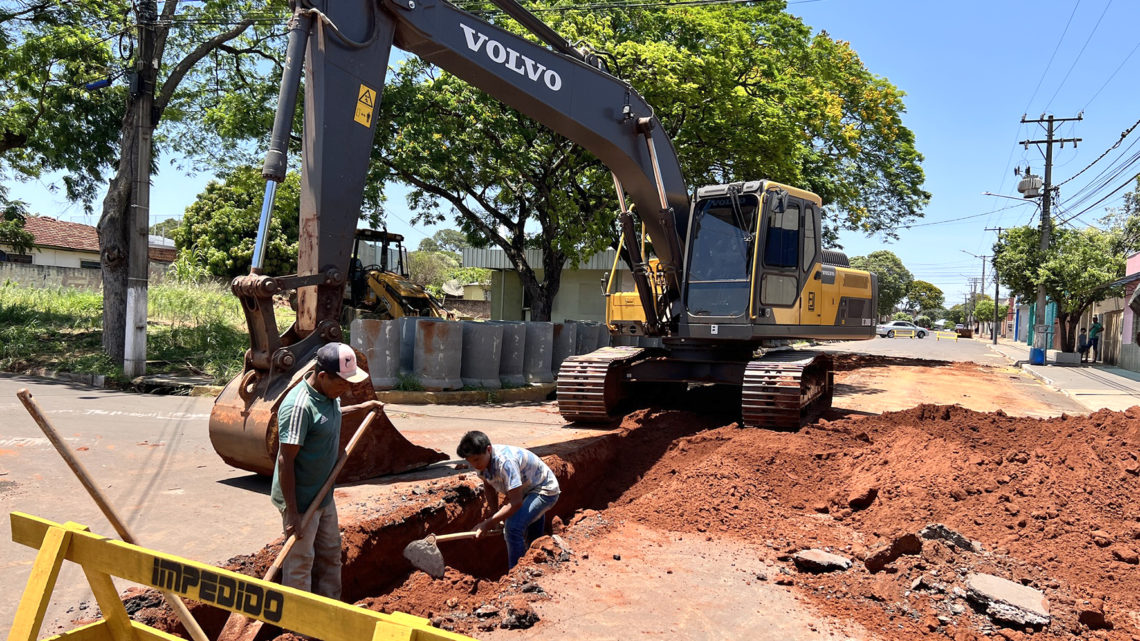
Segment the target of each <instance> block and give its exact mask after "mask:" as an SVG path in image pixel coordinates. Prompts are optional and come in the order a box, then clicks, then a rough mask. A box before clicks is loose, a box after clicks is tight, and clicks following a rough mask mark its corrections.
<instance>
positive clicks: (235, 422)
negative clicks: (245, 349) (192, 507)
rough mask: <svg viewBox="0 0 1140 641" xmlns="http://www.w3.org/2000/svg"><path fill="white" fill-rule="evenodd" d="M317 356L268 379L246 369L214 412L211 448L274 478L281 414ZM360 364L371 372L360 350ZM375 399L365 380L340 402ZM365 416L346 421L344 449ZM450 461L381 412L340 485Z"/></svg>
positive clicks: (342, 432) (227, 459) (245, 467)
mask: <svg viewBox="0 0 1140 641" xmlns="http://www.w3.org/2000/svg"><path fill="white" fill-rule="evenodd" d="M315 357H316V350H315V349H314V350H313V353H312V354H309V357H308V358H306V359H298V360H300V362H301V363H302V366H301V367H299V368H296V369H295V370H293V371H289V372H273V373H272V375H271V376H266V375H265V374H263V373H261V372H258V371H256V370H247V371H246V373H244V374H242V375H241V376H239V377H237V378H235V379H234V380H232V381H230V383H229V385H226V387H225V389H224V390H222V393H221V394H220V395H218V398H217V400H216V401H214V409H213V410H212V411H211V412H210V443H211V444H212V445H213V446H214V451H215V452H217V453H218V456H221V457H222V460H223V461H225V462H226V463H228V464H230V465H233V466H234V467H237V468H240V469H243V470H248V471H250V472H255V473H257V474H263V475H265V476H271V475H272V474H273V468H274V465H275V463H276V461H277V410H278V408H279V407H280V405H281V401H282V400H284V398H285V395H286V394H287V393H288V392H289V390H291V389H293V387H294V386H295V385H297V384H298V383H300V381H301V380H302V379H303V378H304V376H305V375H306V374H308V373H309V372H311V371H312V370H313V368H314V366H315V362H316V361H315ZM356 361H357V363H358V364H359V365H360V367H363V368H365V369H367V368H368V363H367V361H366V360H365V357H364V354H362V353H361V352H360V351H356ZM375 399H376V392H375V390H373V389H372V381H371V380H365V381H362V382H360V383H357V384H355V385H353V386H352V389H351V390H350V391H349V393H348V394H345V395H344V396H343V397H341V404H342V405H355V404H357V403H362V402H364V401H368V400H375ZM365 415H366V414H365V413H363V412H361V413H357V414H356V415H354V416H350V417H345V419H344V420H343V421H342V423H341V427H340V444H341V447H344V446H345V445H346V444H347V443H348V441H349V439H351V438H352V435H353V434H354V433H355V432H356V428H357V427H359V426H360V423H361V422H362V421H363V420H364V417H365ZM446 458H447V456H446V455H445V454H444V453H443V452H440V451H438V450H433V449H431V448H427V447H421V446H419V445H415V444H414V443H412V442H410V441H409V440H408V439H407V438H405V437H404V435H403V434H401V433H400V432H399V430H397V429H396V426H395V425H393V424H392V421H391V420H389V418H388V415H387V414H385V413H384V411H383V410H381V411H380V412H379V413H378V415H377V417H376V419H375V420H374V421H373V422H372V427H371V428H369V430H368V431H367V433H366V434H365V435H364V436H363V437H362V439H361V440H360V442H358V443H357V445H356V450H355V452H354V453H353V455H352V457H351V458H350V459H348V461H347V463H345V466H344V469H343V470H341V473H340V475H339V476H338V477H337V482H338V483H348V482H351V481H359V480H363V479H368V478H373V477H377V476H384V475H386V474H398V473H400V472H407V471H409V470H414V469H417V468H421V467H424V466H426V465H430V464H432V463H435V462H436V461H442V460H444V459H446Z"/></svg>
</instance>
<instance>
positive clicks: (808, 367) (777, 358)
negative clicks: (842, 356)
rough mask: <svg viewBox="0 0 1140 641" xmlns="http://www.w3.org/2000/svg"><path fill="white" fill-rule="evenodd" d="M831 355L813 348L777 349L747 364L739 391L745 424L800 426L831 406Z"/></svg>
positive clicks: (791, 428)
mask: <svg viewBox="0 0 1140 641" xmlns="http://www.w3.org/2000/svg"><path fill="white" fill-rule="evenodd" d="M834 376H835V374H834V371H833V370H832V366H831V357H830V356H828V355H825V354H819V353H813V352H807V353H805V352H777V353H773V354H767V355H765V356H764V357H763V358H759V359H756V360H754V361H752V362H750V363H749V364H748V366H747V367H746V368H745V370H744V383H743V386H742V387H741V392H740V416H741V422H742V423H743V424H744V426H745V427H764V428H776V429H786V430H796V429H799V428H800V427H801V426H802V425H803V424H804V423H805V422H807V420H808V419H809V418H810V417H811V416H812V415H813V414H814V413H816V412H818V411H820V410H824V409H827V408H829V407H831V397H832V390H833V388H834Z"/></svg>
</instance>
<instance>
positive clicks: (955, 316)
mask: <svg viewBox="0 0 1140 641" xmlns="http://www.w3.org/2000/svg"><path fill="white" fill-rule="evenodd" d="M945 318H946V320H948V321H950V322H951V323H954V324H955V325H958V324H961V323H965V322H966V306H965V305H964V304H962V303H958V304H957V305H955V306H953V307H951V308H950V309H948V310H946V316H945Z"/></svg>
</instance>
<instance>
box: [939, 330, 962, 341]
mask: <svg viewBox="0 0 1140 641" xmlns="http://www.w3.org/2000/svg"><path fill="white" fill-rule="evenodd" d="M944 338H945V339H946V340H953V341H954V342H955V343H957V342H958V332H942V331H939V332H934V340H939V341H940V340H942V339H944Z"/></svg>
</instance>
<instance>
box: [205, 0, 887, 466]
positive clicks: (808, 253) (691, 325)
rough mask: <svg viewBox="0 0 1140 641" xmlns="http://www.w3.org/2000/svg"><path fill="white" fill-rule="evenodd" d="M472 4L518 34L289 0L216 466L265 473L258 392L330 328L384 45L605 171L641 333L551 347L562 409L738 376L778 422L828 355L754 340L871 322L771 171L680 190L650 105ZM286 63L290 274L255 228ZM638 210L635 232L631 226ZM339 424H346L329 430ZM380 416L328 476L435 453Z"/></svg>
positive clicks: (408, 0)
mask: <svg viewBox="0 0 1140 641" xmlns="http://www.w3.org/2000/svg"><path fill="white" fill-rule="evenodd" d="M492 2H493V3H494V4H495V5H496V6H497V7H499V8H500V9H501V10H502V11H503V12H504V13H505V14H506V15H508V16H510V17H512V18H514V19H515V20H516V21H517V22H518V23H520V24H521V25H522V26H523V27H524V28H526V29H527V30H528V31H529V32H530V34H531V35H532V36H534V40H531V39H528V38H524V37H521V36H519V35H516V34H514V33H511V32H509V31H506V30H504V29H502V28H500V27H498V26H496V25H494V24H491V23H489V22H487V21H486V20H483V19H482V18H480V17H478V16H475V15H472V14H470V13H467V12H465V11H462V10H460V9H458V8H456V7H455V6H453V5H451V4H449V3H448V2H446V1H444V0H295V1H294V2H291V3H290V4H291V6H293V7H294V14H293V17H292V18H291V20H290V22H289V36H288V50H287V52H286V60H285V64H284V67H283V69H284V70H283V75H282V79H281V89H280V94H279V97H278V106H277V115H276V119H275V121H274V126H273V133H272V135H271V138H270V149H269V152H268V153H267V155H266V160H265V165H264V167H263V169H262V174H263V175H264V176H265V178H266V190H265V200H264V203H263V208H262V216H261V222H260V225H259V230H258V237H257V240H256V242H255V245H254V254H253V265H252V267H251V270H250V274H249V275H248V276H243V277H239V278H237V279H235V280H234V282H233V284H232V289H233V292H234V293H235V294H236V295H237V296H238V297H239V299H240V300H241V302H242V306H243V309H244V310H245V314H246V320H247V323H248V324H249V329H250V343H251V347H250V349H249V351H247V352H246V357H245V369H244V371H243V373H242V375H241V376H239V377H238V378H237V379H235V380H234V381H232V382H231V383H230V384H229V385H228V386H227V387H226V388H225V390H224V391H223V392H222V394H221V395H220V396H219V397H218V400H217V402H216V404H215V406H214V410H213V412H212V413H211V416H210V437H211V441H212V443H213V445H214V448H215V450H216V451H217V452H218V453H219V454H220V455H221V456H222V457H223V458H224V459H225V460H226V461H227V462H230V463H231V464H233V465H236V466H238V467H242V468H243V469H250V470H255V471H258V472H262V473H269V472H271V471H272V468H273V457H274V456H275V454H276V433H277V430H276V410H277V406H278V404H279V403H280V402H281V400H282V399H283V398H284V395H285V394H286V393H287V392H288V390H289V389H290V388H291V387H292V386H293V385H295V384H296V383H297V381H299V380H300V377H302V376H303V375H304V374H305V373H306V372H307V371H309V370H310V369H311V367H312V362H313V359H314V357H315V353H316V350H317V349H318V348H319V347H320V346H321V345H322V344H324V343H326V342H329V341H336V340H341V339H342V336H341V326H340V323H339V318H340V311H341V305H342V303H343V300H344V288H345V286H346V284H347V282H348V277H349V273H348V272H349V263H350V258H351V256H350V249H351V247H352V243H353V232H354V230H355V228H356V221H357V219H358V217H359V212H360V207H361V203H362V198H363V192H364V183H365V177H366V174H367V169H368V164H369V157H370V154H371V149H372V139H373V136H374V133H375V129H376V122H375V119H376V114H377V107H378V105H379V103H380V100H381V99H382V94H383V88H384V76H385V73H386V71H387V68H388V64H387V63H388V58H389V54H390V52H391V49H392V47H393V46H397V47H399V48H401V49H403V50H405V51H408V52H411V53H413V54H416V55H418V56H420V57H421V58H423V59H424V60H426V61H428V62H430V63H432V64H435V65H438V66H439V67H441V68H443V69H446V70H447V71H449V72H451V73H453V74H454V75H456V76H457V77H459V78H462V79H463V80H465V81H467V82H468V83H470V84H472V85H473V86H475V87H478V88H480V89H481V90H483V91H485V92H487V93H488V94H489V95H491V96H492V97H494V98H496V99H498V100H500V101H502V102H503V103H505V104H507V105H509V106H511V107H513V108H514V109H516V110H518V111H519V112H520V113H522V114H525V115H527V116H529V117H531V118H533V119H535V120H536V121H538V122H540V123H542V124H543V125H545V126H547V127H549V128H550V129H551V130H553V131H555V132H557V133H559V134H561V135H563V136H565V137H566V138H568V139H570V140H572V141H574V142H575V143H577V144H579V145H581V146H582V147H584V148H586V149H587V150H588V151H590V152H591V153H592V154H593V155H594V156H595V157H597V158H598V159H599V160H600V161H601V162H602V163H604V164H605V165H606V166H607V167H608V168H609V169H610V171H611V172H612V174H613V180H614V187H615V192H616V196H617V203H618V206H619V211H620V214H619V221H620V225H621V231H620V235H621V238H620V243H619V244H618V248H619V254H620V257H621V258H622V259H623V260H624V261H625V263H626V265H628V266H629V268H630V270H631V274H632V278H633V282H634V286H635V290H636V291H635V293H633V294H630V295H625V296H619V297H612V296H611V300H610V303H611V304H610V306H609V307H610V308H611V313H610V318H609V323H608V325H609V329H610V332H611V334H613V335H616V336H621V337H625V338H626V339H627V340H626V341H625V342H630V341H632V340H634V339H638V340H639V339H640V337H642V336H646V337H652V338H656V339H660V340H659V341H654V342H655V343H657V345H654V346H622V347H606V348H603V349H600V350H597V351H595V352H592V353H590V354H584V355H580V356H574V357H571V358H568V359H567V360H566V361H565V362H563V364H562V367H561V370H560V371H559V373H558V379H557V393H558V403H559V409H560V411H561V412H562V415H563V416H564V417H565V418H566V419H568V420H572V421H605V420H610V419H611V418H613V417H614V416H617V415H619V414H620V412H621V411H622V405H623V401H625V400H626V399H628V398H630V397H631V396H633V395H636V394H638V393H640V392H646V391H648V392H650V393H653V392H656V393H658V394H660V393H666V392H668V391H672V390H675V389H677V387H678V386H681V385H685V386H687V385H689V384H693V383H696V384H722V385H732V386H736V387H738V388H739V389H740V390H741V419H742V422H743V423H744V424H745V425H748V426H763V427H786V428H795V427H797V426H799V425H800V424H801V423H802V422H803V421H804V420H805V418H806V416H807V415H808V414H810V413H811V412H813V411H815V410H818V409H821V408H824V407H827V406H828V405H830V401H831V393H832V386H833V382H832V381H833V378H832V377H833V369H832V364H831V360H830V358H829V357H828V356H827V355H825V354H822V353H813V352H810V351H803V350H773V349H766V348H768V347H772V346H773V345H774V344H776V343H787V342H788V340H790V339H800V338H807V339H841V340H851V339H870V338H873V337H874V335H875V334H874V332H875V322H874V320H875V308H876V300H877V282H876V280H875V276H874V275H873V274H870V273H868V272H865V271H859V270H855V269H850V268H849V267H848V266H847V261H846V258H845V257H844V256H843V255H842V254H840V253H838V252H829V251H826V250H824V249H822V247H821V242H820V240H821V237H822V234H823V227H822V223H821V217H822V208H821V204H822V203H821V202H820V198H819V197H818V196H816V195H815V194H812V193H810V192H807V191H804V190H802V189H797V188H795V187H793V186H790V185H785V184H781V183H778V182H774V181H771V180H752V181H741V182H733V183H728V184H720V185H707V186H703V187H699V188H696V189H691V188H690V186H689V184H688V183H687V182H686V181H685V179H684V177H683V175H682V171H681V164H680V162H679V160H678V158H677V155H676V151H675V150H674V148H673V145H672V143H671V141H670V140H669V139H668V137H667V136H665V135H664V133H663V128H662V127H661V123H660V122H659V121H658V119H657V117H656V116H655V115H654V112H653V109H652V107H651V106H650V105H649V104H648V103H646V101H645V100H644V99H643V98H642V97H641V96H640V95H639V94H638V93H637V91H636V90H634V89H633V87H631V86H630V85H629V84H628V83H627V82H625V81H623V80H621V79H620V78H618V77H616V76H614V75H612V74H611V73H610V72H609V71H608V70H607V69H606V67H605V65H604V64H603V62H602V61H601V59H600V58H598V56H596V55H595V54H594V53H592V52H591V51H589V50H584V49H579V48H576V47H575V46H573V45H571V44H570V43H569V42H567V41H566V40H565V39H563V38H562V37H561V36H559V35H558V34H557V33H556V32H554V31H553V30H552V29H551V28H550V27H549V26H548V25H546V24H545V23H543V22H542V21H541V20H539V19H538V18H536V17H535V16H534V15H533V14H531V13H530V12H528V11H527V10H526V9H525V8H523V7H522V6H521V5H519V4H518V3H517V2H516V1H515V0H492ZM536 40H537V41H539V42H536ZM540 42H541V43H543V44H540ZM544 45H545V46H544ZM302 61H303V65H302ZM302 67H303V69H304V73H305V78H306V84H305V92H304V114H305V118H304V123H305V127H304V132H303V144H302V161H301V166H302V174H301V199H300V203H301V204H300V225H299V227H300V229H301V238H300V242H299V250H298V268H297V269H298V273H297V274H296V275H291V276H276V277H275V276H269V275H266V274H262V272H261V267H262V263H263V260H264V242H265V240H264V239H265V230H266V229H267V227H268V220H269V218H268V217H269V211H270V210H271V208H272V204H273V199H274V195H275V193H276V185H277V183H278V182H280V181H282V180H284V178H285V170H286V166H287V162H286V151H287V143H288V141H289V139H290V136H291V132H292V126H293V123H292V120H293V114H294V112H295V110H296V102H297V97H298V87H299V85H300V76H301V71H302ZM740 135H752V134H751V133H750V132H747V131H742V132H741V133H740ZM627 197H628V200H630V201H632V202H631V203H630V204H631V206H629V207H627ZM633 205H635V206H636V209H637V216H636V220H635V216H634V213H633ZM638 222H640V225H641V228H642V229H643V233H644V235H645V237H646V239H647V240H640V239H639V238H638V234H637V232H636V229H637V223H638ZM650 248H651V249H650ZM288 288H297V290H298V307H297V321H296V323H295V324H294V325H293V326H292V327H291V328H290V329H289V330H288V331H286V332H285V333H284V334H281V335H278V333H277V331H276V321H275V319H274V318H273V306H272V296H273V294H274V293H276V292H278V291H283V290H285V289H288ZM635 300H636V305H634V304H633V302H634V301H635ZM360 356H363V355H360ZM362 385H363V387H361V388H360V389H359V390H354V394H355V396H351V397H349V398H347V399H346V400H345V402H346V403H354V402H359V401H360V400H363V399H364V398H373V397H374V392H373V391H372V389H371V385H369V384H367V383H364V384H362ZM355 428H356V425H354V424H350V423H349V422H346V423H345V425H344V426H343V435H342V439H343V440H347V439H348V437H349V435H351V434H352V433H353V431H354V430H355ZM381 428H382V429H379V430H378V429H377V428H376V427H374V428H373V430H372V432H371V434H370V437H369V438H370V441H371V443H370V444H366V447H365V454H364V456H356V457H353V461H350V463H349V468H346V470H345V472H344V473H342V475H341V477H340V478H341V480H347V479H353V478H363V477H365V476H370V475H378V474H385V473H391V472H398V471H402V470H407V469H411V468H413V467H417V466H421V465H424V464H427V463H430V462H432V461H434V460H439V459H442V458H445V456H444V454H443V453H441V452H435V451H433V450H428V449H426V448H421V447H417V446H414V445H412V444H411V443H409V442H408V441H407V440H406V439H404V437H403V436H402V435H401V434H400V433H399V432H398V431H397V430H395V428H394V427H392V426H391V424H390V423H387V425H386V426H381ZM350 468H351V469H350Z"/></svg>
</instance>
